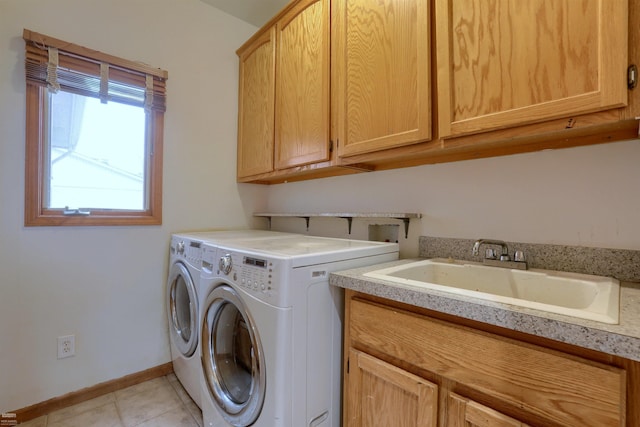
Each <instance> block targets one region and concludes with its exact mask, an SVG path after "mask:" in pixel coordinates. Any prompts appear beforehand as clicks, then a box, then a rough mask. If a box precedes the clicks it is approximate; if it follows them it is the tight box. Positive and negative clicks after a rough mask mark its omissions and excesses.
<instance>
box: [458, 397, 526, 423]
mask: <svg viewBox="0 0 640 427" xmlns="http://www.w3.org/2000/svg"><path fill="white" fill-rule="evenodd" d="M527 426H528V424H525V423H522V422H520V421H518V420H516V419H513V418H511V417H508V416H506V415H504V414H501V413H500V412H498V411H496V410H493V409H491V408H489V407H487V406H484V405H481V404H479V403H478V402H474V401H473V400H469V399H466V398H464V397H462V396H458V395H457V394H455V393H450V394H449V399H448V413H447V427H527Z"/></svg>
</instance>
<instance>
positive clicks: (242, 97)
mask: <svg viewBox="0 0 640 427" xmlns="http://www.w3.org/2000/svg"><path fill="white" fill-rule="evenodd" d="M275 52H276V44H275V28H272V29H270V30H268V31H266V32H265V33H263V34H262V35H261V36H260V37H259V38H257V39H256V40H255V41H254V42H253V43H251V44H250V45H248V46H244V47H243V50H242V51H239V52H238V56H239V58H240V84H239V94H238V95H239V96H238V169H237V175H238V178H242V177H246V176H251V175H257V174H260V173H265V172H271V171H272V170H273V150H274V103H275V59H276V58H275Z"/></svg>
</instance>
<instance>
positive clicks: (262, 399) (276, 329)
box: [200, 235, 398, 427]
mask: <svg viewBox="0 0 640 427" xmlns="http://www.w3.org/2000/svg"><path fill="white" fill-rule="evenodd" d="M202 256H203V258H202V276H201V282H200V284H201V287H200V293H201V295H202V298H203V299H204V304H202V305H201V307H202V313H201V315H202V316H201V319H202V322H201V353H202V368H203V374H204V375H203V377H202V391H201V394H202V413H203V418H204V425H205V426H206V427H226V426H242V427H244V426H254V427H302V426H313V427H338V426H340V416H341V415H340V403H341V398H340V388H341V380H340V376H341V357H342V350H341V349H342V310H343V299H344V297H343V293H342V290H341V289H339V288H334V287H332V286H330V285H329V274H330V273H331V272H333V271H338V270H345V269H350V268H356V267H361V266H365V265H372V264H377V263H382V262H388V261H393V260H395V259H397V258H398V245H397V244H395V243H379V242H364V241H355V240H345V239H329V238H322V237H308V236H301V235H295V236H289V237H280V238H278V239H259V240H257V239H254V240H246V239H233V240H228V241H226V242H222V243H220V244H219V245H217V246H216V245H208V244H206V243H205V244H204V245H203V254H202Z"/></svg>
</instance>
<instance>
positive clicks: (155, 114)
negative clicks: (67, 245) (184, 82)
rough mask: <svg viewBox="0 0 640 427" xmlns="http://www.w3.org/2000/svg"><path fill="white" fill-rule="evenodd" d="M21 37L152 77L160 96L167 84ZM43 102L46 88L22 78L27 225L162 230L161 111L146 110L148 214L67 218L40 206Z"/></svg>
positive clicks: (78, 50) (159, 75) (27, 34)
mask: <svg viewBox="0 0 640 427" xmlns="http://www.w3.org/2000/svg"><path fill="white" fill-rule="evenodd" d="M23 38H24V39H25V41H26V42H34V43H38V44H40V45H43V46H51V47H59V48H60V49H61V50H64V51H65V52H71V53H73V54H75V55H79V56H82V57H84V58H87V59H89V60H93V61H105V62H108V63H109V64H115V65H117V66H118V67H122V68H128V69H132V70H134V71H136V72H142V73H145V74H150V75H152V76H153V77H154V79H161V80H162V88H161V89H162V96H163V97H164V81H165V80H166V79H167V72H166V71H163V70H159V69H154V68H151V67H148V66H145V65H142V64H139V63H136V62H131V61H128V60H124V59H120V58H116V57H113V56H111V55H106V54H103V53H101V52H97V51H94V50H90V49H87V48H84V47H82V46H78V45H73V44H71V43H67V42H64V41H61V40H57V39H54V38H51V37H48V36H44V35H42V34H38V33H35V32H32V31H30V30H26V29H25V30H24V34H23ZM153 90H154V92H156V91H157V89H156V86H155V85H154V89H153ZM47 102H48V100H47V88H46V86H44V85H42V84H38V83H36V82H33V81H30V80H29V79H26V133H25V212H24V224H25V226H27V227H30V226H110V225H113V226H128V225H161V224H162V165H163V134H164V108H159V109H149V110H147V111H146V112H145V114H146V129H147V130H146V133H147V135H146V138H145V139H146V141H145V143H146V144H149V147H147V151H148V156H147V162H148V164H147V165H146V170H147V172H146V174H145V187H146V189H147V190H146V191H147V192H148V193H147V197H146V199H147V200H148V206H147V207H146V209H144V210H123V209H91V211H90V214H89V215H81V214H78V215H75V214H71V215H69V214H65V213H64V209H51V208H46V207H45V203H44V196H45V187H44V185H45V184H44V179H45V176H44V174H45V171H46V170H47V165H46V164H45V162H46V160H47V155H46V150H47V147H48V143H47V120H46V116H45V114H46V103H47ZM163 102H164V99H163ZM163 107H164V105H163Z"/></svg>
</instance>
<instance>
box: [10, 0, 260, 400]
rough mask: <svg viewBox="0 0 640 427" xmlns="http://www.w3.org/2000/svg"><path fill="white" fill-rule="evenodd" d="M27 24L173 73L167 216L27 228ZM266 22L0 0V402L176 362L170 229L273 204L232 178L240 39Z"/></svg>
mask: <svg viewBox="0 0 640 427" xmlns="http://www.w3.org/2000/svg"><path fill="white" fill-rule="evenodd" d="M23 28H28V29H31V30H34V31H37V32H40V33H44V34H47V35H50V36H53V37H56V38H59V39H62V40H66V41H69V42H73V43H76V44H80V45H83V46H87V47H90V48H93V49H97V50H100V51H103V52H105V53H109V54H113V55H117V56H121V57H124V58H127V59H131V60H136V61H142V62H145V63H147V64H150V65H153V66H156V67H160V68H163V69H165V70H167V71H168V72H169V80H168V83H167V94H168V107H167V113H166V117H165V119H166V122H165V139H164V142H165V149H164V154H165V157H164V159H165V160H164V222H163V225H162V226H158V227H111V228H109V227H107V228H95V227H79V228H68V227H66V228H62V227H60V228H55V227H35V228H25V227H24V226H23V215H24V208H23V205H24V196H23V193H24V126H25V124H24V123H25V120H24V117H25V99H24V98H25V95H24V93H25V88H24V87H25V83H24V42H23V40H22V30H23ZM255 30H256V28H255V27H253V26H251V25H249V24H246V23H244V22H241V21H239V20H237V19H235V18H232V17H230V16H228V15H226V14H223V13H222V12H219V11H217V10H216V9H214V8H212V7H210V6H208V5H205V4H204V3H202V2H200V1H199V0H109V1H104V0H56V1H51V0H0V200H1V202H0V209H1V211H0V412H2V411H9V410H14V409H19V408H23V407H25V406H28V405H31V404H34V403H37V402H41V401H43V400H46V399H49V398H51V397H55V396H60V395H62V394H65V393H68V392H71V391H74V390H79V389H81V388H83V387H87V386H91V385H94V384H96V383H99V382H102V381H107V380H110V379H114V378H119V377H122V376H124V375H127V374H130V373H133V372H138V371H142V370H144V369H148V368H151V367H153V366H157V365H159V364H162V363H166V362H168V361H170V356H169V346H168V335H167V322H166V319H165V303H164V286H165V281H166V274H167V257H168V242H169V236H170V234H171V233H172V232H175V231H183V230H194V229H205V228H213V227H246V226H251V225H252V221H253V219H252V217H251V214H252V213H253V212H254V211H256V210H263V209H264V205H265V203H266V199H265V197H264V196H263V194H264V192H263V191H261V190H262V189H263V187H260V186H253V185H238V184H236V182H235V147H236V111H237V73H238V65H237V64H238V60H237V57H236V55H235V50H236V49H237V48H238V47H239V46H240V45H241V44H242V43H243V42H244V41H245V40H246V39H247V38H248V37H250V35H251V34H253V32H254V31H255ZM67 334H75V335H76V356H75V357H73V358H69V359H63V360H57V359H56V337H57V336H59V335H67Z"/></svg>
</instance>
